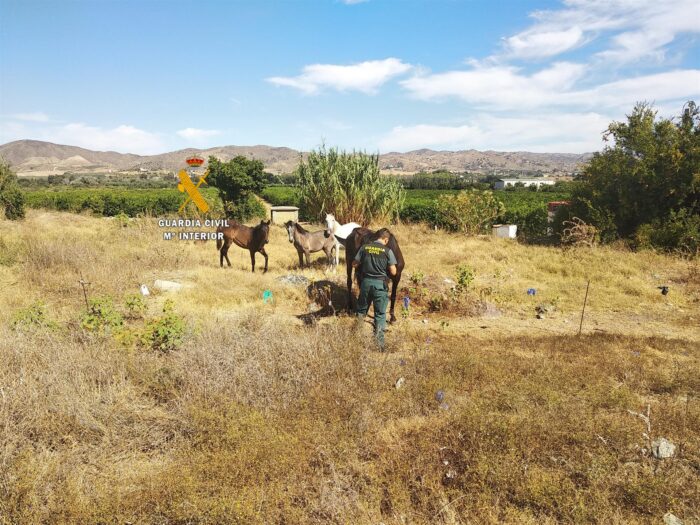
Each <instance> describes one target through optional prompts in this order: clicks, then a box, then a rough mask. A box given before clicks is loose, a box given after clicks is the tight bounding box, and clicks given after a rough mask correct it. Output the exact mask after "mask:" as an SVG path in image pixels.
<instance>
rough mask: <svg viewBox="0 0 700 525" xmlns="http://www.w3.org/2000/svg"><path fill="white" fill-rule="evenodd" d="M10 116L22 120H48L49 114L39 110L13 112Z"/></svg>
mask: <svg viewBox="0 0 700 525" xmlns="http://www.w3.org/2000/svg"><path fill="white" fill-rule="evenodd" d="M10 117H11V118H13V119H15V120H22V121H25V122H48V121H49V116H48V115H47V114H46V113H42V112H41V111H35V112H33V113H14V114H13V115H10Z"/></svg>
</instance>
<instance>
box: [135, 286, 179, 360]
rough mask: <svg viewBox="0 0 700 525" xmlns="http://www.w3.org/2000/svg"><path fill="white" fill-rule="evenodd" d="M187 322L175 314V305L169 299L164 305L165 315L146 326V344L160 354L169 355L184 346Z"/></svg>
mask: <svg viewBox="0 0 700 525" xmlns="http://www.w3.org/2000/svg"><path fill="white" fill-rule="evenodd" d="M185 329H186V325H185V321H184V319H183V318H182V317H180V316H179V315H178V314H176V313H175V310H174V303H173V301H172V300H170V299H168V300H167V301H165V304H164V305H163V315H162V316H161V317H158V318H156V319H152V320H150V321H149V322H148V323H147V325H146V333H145V338H144V339H145V341H146V344H147V345H148V346H149V347H150V348H151V349H152V350H156V351H158V352H163V353H168V352H172V351H173V350H177V349H179V348H180V347H181V346H182V343H183V342H184V339H185Z"/></svg>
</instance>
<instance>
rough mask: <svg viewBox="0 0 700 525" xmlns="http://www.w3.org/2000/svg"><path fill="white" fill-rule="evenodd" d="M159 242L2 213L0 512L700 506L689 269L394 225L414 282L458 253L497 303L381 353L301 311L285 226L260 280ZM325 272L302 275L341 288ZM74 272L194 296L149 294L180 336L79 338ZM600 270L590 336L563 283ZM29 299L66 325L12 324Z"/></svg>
mask: <svg viewBox="0 0 700 525" xmlns="http://www.w3.org/2000/svg"><path fill="white" fill-rule="evenodd" d="M41 223H46V224H48V227H47V228H46V231H45V232H44V233H41V232H40V231H39V229H38V227H37V226H38V224H41ZM160 233H161V232H160V230H159V229H157V228H155V227H153V225H152V224H151V223H136V224H134V225H133V226H131V227H129V228H124V229H118V228H116V227H115V226H114V224H113V223H112V222H110V221H108V220H103V219H90V218H86V217H75V216H69V215H62V214H40V213H37V212H33V213H31V214H30V216H29V218H28V219H27V221H25V222H24V223H20V224H8V223H6V222H5V223H0V248H2V247H7V249H6V250H5V252H4V255H3V256H0V284H2V291H1V292H0V302H1V303H0V304H2V308H0V425H1V429H0V523H380V522H382V523H385V524H399V523H419V524H420V523H445V524H457V523H533V524H534V523H606V524H607V523H618V524H622V523H659V522H660V520H661V516H663V514H665V513H666V512H668V511H671V512H673V513H674V514H675V515H677V516H679V517H680V518H681V519H683V520H684V522H686V523H692V522H693V520H698V519H700V508H699V506H698V503H697V502H698V501H700V484H699V483H698V475H699V473H700V431H698V429H700V403H699V402H698V394H699V393H700V379H699V378H700V345H699V344H698V334H697V333H696V330H695V326H693V325H691V324H689V323H691V322H692V320H693V319H697V317H695V316H696V315H697V310H698V302H697V301H698V295H697V294H698V289H697V286H696V282H695V281H694V279H693V275H697V274H696V273H694V272H696V271H697V269H696V267H695V265H694V264H693V263H690V264H689V263H688V262H686V261H681V260H677V259H673V258H669V257H665V256H660V255H656V254H653V253H647V252H642V253H637V254H634V253H628V252H620V251H614V250H611V249H607V248H594V249H583V250H574V253H575V254H576V255H575V256H573V255H571V254H563V253H561V252H560V251H557V250H555V249H552V248H539V247H531V246H520V245H517V244H512V243H507V242H495V241H491V240H483V239H462V238H459V237H452V236H450V237H448V236H446V235H444V234H435V233H434V232H430V231H428V230H423V229H421V228H418V227H399V228H397V232H396V233H397V235H398V236H399V239H400V240H401V241H402V246H403V247H404V253H405V255H406V259H407V261H408V266H407V273H410V272H411V271H412V270H413V269H418V268H421V269H423V271H424V272H425V273H426V274H428V275H431V276H433V278H434V279H438V278H440V279H441V278H444V277H450V278H454V276H453V274H454V267H455V266H456V265H457V263H459V262H466V263H468V264H470V265H471V266H472V267H473V268H474V269H475V274H476V280H475V282H474V285H473V289H472V291H471V292H470V293H471V294H478V293H479V290H480V289H483V288H486V287H490V288H491V293H490V295H489V297H490V299H489V300H491V301H494V302H496V303H497V304H498V307H499V309H500V310H501V312H502V316H501V317H500V318H496V319H481V318H478V317H476V318H475V317H470V318H462V317H459V316H455V315H453V314H451V313H449V312H437V313H428V312H426V311H423V310H422V309H416V310H414V311H412V312H411V314H410V317H409V318H408V319H402V320H401V321H400V323H399V325H398V326H395V327H392V329H391V330H390V332H389V333H388V334H387V340H388V344H389V352H388V353H384V354H382V353H378V352H376V351H375V350H374V349H373V347H372V344H371V334H370V333H369V327H368V326H359V327H358V326H356V325H355V323H354V321H353V320H352V319H350V318H347V317H343V316H341V317H337V318H335V317H330V318H322V319H320V320H319V322H318V323H314V324H312V325H309V326H307V325H304V323H303V322H302V321H301V320H299V319H298V318H297V316H298V315H300V314H303V313H307V312H308V305H309V303H310V302H311V301H312V299H310V298H309V297H308V296H307V293H306V289H305V287H303V286H302V287H299V286H291V285H286V284H282V283H280V282H279V281H277V277H279V276H280V275H281V274H287V273H290V271H292V270H291V269H292V268H293V265H294V259H295V257H296V252H295V251H294V250H293V249H292V248H291V246H289V244H288V243H287V242H286V240H285V237H284V233H283V232H282V231H277V230H276V229H273V234H272V240H271V246H270V249H269V252H270V253H271V261H270V262H271V265H270V272H269V273H268V274H266V275H262V274H255V275H251V274H250V273H248V270H249V268H248V261H247V253H244V252H242V251H239V252H236V257H235V259H234V258H233V257H232V262H234V261H235V262H234V269H232V270H221V269H219V268H218V267H217V264H218V260H217V256H216V251H215V249H214V247H213V243H204V244H190V243H177V242H171V243H165V242H163V241H159V240H157V237H158V235H159V234H160ZM68 240H69V241H70V242H68ZM320 268H322V266H320V267H319V269H317V270H311V271H307V272H306V273H305V275H307V276H309V277H313V278H315V279H316V280H321V279H323V278H326V277H328V276H326V275H325V274H324V273H323V272H322V270H321V269H320ZM81 273H82V274H83V276H84V277H85V278H86V279H87V280H89V281H90V282H91V283H93V284H92V285H91V293H92V294H94V295H98V294H110V295H112V296H113V297H114V298H115V301H116V303H117V304H119V305H121V304H122V299H123V297H124V295H125V294H126V293H132V292H134V291H136V289H137V286H138V284H140V283H142V282H143V283H146V284H148V285H149V286H150V285H151V284H152V281H153V279H155V278H165V279H168V278H170V279H174V280H179V281H181V282H183V283H184V284H186V285H188V287H187V288H185V289H184V290H183V291H181V292H178V293H177V294H170V295H168V294H154V295H153V296H152V297H150V298H149V312H150V314H153V313H154V312H157V311H158V310H159V308H160V305H161V303H162V301H163V299H164V298H165V297H166V296H170V297H173V298H174V300H175V305H176V311H177V312H178V313H179V314H180V315H182V316H184V318H185V319H186V320H187V322H188V325H189V327H190V329H189V330H188V335H187V339H186V342H185V344H184V346H183V347H182V348H181V349H180V350H178V351H175V352H172V353H170V354H160V353H157V352H153V351H149V350H146V349H138V348H125V347H124V346H123V345H121V344H120V343H119V342H118V341H117V340H116V339H115V338H114V337H112V336H110V335H109V334H102V335H93V334H85V333H83V332H82V331H81V330H79V329H77V328H76V324H75V320H76V319H77V318H78V316H79V313H80V311H81V309H82V308H83V304H82V296H81V295H80V289H79V287H78V285H77V279H79V276H80V274H81ZM587 277H590V278H591V279H592V290H594V293H593V294H592V297H591V303H590V308H591V313H590V315H591V317H590V318H589V319H588V321H587V322H588V325H587V330H585V332H584V336H582V337H576V336H575V335H574V334H575V332H576V329H577V326H576V327H573V326H572V323H573V321H572V320H573V319H575V317H576V314H577V312H578V306H579V299H580V297H579V296H580V286H577V287H576V288H575V289H572V287H571V282H572V281H573V282H578V281H583V280H584V279H585V278H587ZM331 280H336V281H339V282H342V277H341V275H338V276H337V277H335V278H333V277H332V276H331ZM665 281H668V282H670V283H671V287H672V288H671V294H669V296H667V297H666V298H662V296H660V294H658V290H656V289H655V288H654V285H655V284H656V283H657V282H658V283H660V282H664V284H665ZM593 283H596V284H595V288H594V284H593ZM584 285H585V281H584ZM529 286H532V287H536V288H537V289H538V295H537V296H535V300H537V301H542V300H552V299H554V298H558V300H557V311H556V313H555V314H554V315H553V317H552V319H546V320H536V319H534V315H533V314H534V312H533V311H532V307H533V306H534V304H530V302H532V298H531V297H528V296H526V295H525V289H526V288H527V287H529ZM264 289H271V290H272V291H273V292H274V295H275V304H274V305H269V304H263V303H262V299H261V295H262V291H263V290H264ZM39 299H40V300H42V301H44V302H45V303H46V304H47V305H48V315H49V316H50V317H51V318H52V319H53V320H55V321H56V322H57V323H58V327H57V328H52V327H50V326H49V327H36V328H34V329H30V330H24V331H17V330H14V329H12V328H11V326H10V322H11V320H12V317H13V315H14V314H15V312H16V311H17V310H18V309H20V308H23V307H26V306H27V305H29V304H31V303H33V302H34V301H36V300H39ZM528 301H530V302H528ZM611 318H612V319H618V320H623V324H620V325H618V326H616V325H615V324H614V323H613V322H612V321H610V319H611ZM423 319H427V320H428V323H427V324H425V323H423V322H422V320H423ZM638 319H647V320H645V321H641V322H642V324H637V321H636V320H638ZM441 321H442V322H441ZM565 321H569V322H565ZM543 322H544V323H546V324H544V325H543V324H542V323H543ZM596 323H597V324H596ZM481 326H485V327H486V328H481ZM543 327H546V328H547V329H546V330H545V329H544V328H543ZM596 327H597V328H598V329H599V330H604V332H602V331H597V332H596V331H595V329H596ZM661 327H665V328H661ZM399 378H404V382H403V385H402V386H401V387H400V388H396V387H395V384H396V381H397V379H399ZM438 390H441V391H443V392H444V401H443V402H442V403H444V404H442V405H441V402H438V401H437V400H436V392H437V391H438ZM647 405H648V406H649V407H650V411H651V422H652V435H651V436H649V437H650V438H651V439H655V438H657V437H665V438H666V439H669V440H670V441H672V442H673V443H675V444H676V445H677V447H678V448H677V453H676V455H675V457H674V458H672V459H669V460H663V461H659V460H656V459H654V458H653V457H651V455H650V454H649V451H648V450H647V449H648V441H649V440H648V439H647V437H645V436H644V435H643V433H644V432H645V431H646V426H645V425H644V423H643V422H642V421H641V420H640V418H638V417H635V416H633V415H631V414H630V413H629V411H633V412H642V411H645V410H646V407H647Z"/></svg>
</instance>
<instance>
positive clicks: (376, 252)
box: [355, 241, 396, 279]
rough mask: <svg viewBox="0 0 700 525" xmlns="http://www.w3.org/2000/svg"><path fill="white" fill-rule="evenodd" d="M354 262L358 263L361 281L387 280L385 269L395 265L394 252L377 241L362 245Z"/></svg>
mask: <svg viewBox="0 0 700 525" xmlns="http://www.w3.org/2000/svg"><path fill="white" fill-rule="evenodd" d="M355 260H356V261H357V262H359V263H360V273H361V274H362V278H363V279H387V278H388V277H389V275H388V272H387V267H388V266H391V265H395V264H396V256H395V255H394V252H392V251H391V248H389V247H387V246H384V245H383V244H382V243H381V242H379V241H374V242H370V243H367V244H364V245H363V246H362V248H360V249H359V250H358V251H357V255H355Z"/></svg>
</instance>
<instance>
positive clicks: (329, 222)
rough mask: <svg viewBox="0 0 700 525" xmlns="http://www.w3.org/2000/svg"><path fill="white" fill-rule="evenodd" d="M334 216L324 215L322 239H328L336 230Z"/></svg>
mask: <svg viewBox="0 0 700 525" xmlns="http://www.w3.org/2000/svg"><path fill="white" fill-rule="evenodd" d="M336 224H337V223H336V222H335V216H334V215H333V214H331V213H327V214H326V229H325V230H323V235H324V237H330V236H331V235H332V234H333V232H334V231H335V228H336Z"/></svg>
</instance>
